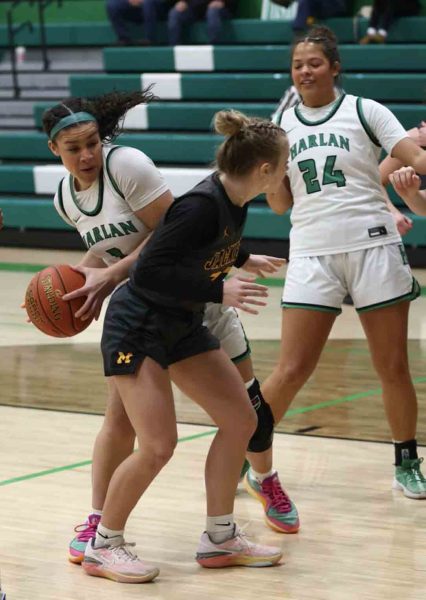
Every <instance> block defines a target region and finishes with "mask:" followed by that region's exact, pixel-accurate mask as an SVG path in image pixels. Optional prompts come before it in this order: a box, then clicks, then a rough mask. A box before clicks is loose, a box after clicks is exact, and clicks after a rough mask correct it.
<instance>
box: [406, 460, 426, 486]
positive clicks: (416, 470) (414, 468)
mask: <svg viewBox="0 0 426 600" xmlns="http://www.w3.org/2000/svg"><path fill="white" fill-rule="evenodd" d="M422 462H423V458H416V459H415V460H413V461H412V463H411V465H410V478H411V479H412V480H414V481H415V482H416V483H423V484H426V478H425V477H424V475H423V473H422V472H421V471H420V465H421V464H422Z"/></svg>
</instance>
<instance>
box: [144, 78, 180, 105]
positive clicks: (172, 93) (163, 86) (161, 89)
mask: <svg viewBox="0 0 426 600" xmlns="http://www.w3.org/2000/svg"><path fill="white" fill-rule="evenodd" d="M152 84H154V87H153V89H152V91H153V93H154V94H155V95H156V96H158V97H159V98H160V99H161V100H181V99H182V86H181V75H180V73H142V75H141V86H142V88H146V87H147V86H149V85H152Z"/></svg>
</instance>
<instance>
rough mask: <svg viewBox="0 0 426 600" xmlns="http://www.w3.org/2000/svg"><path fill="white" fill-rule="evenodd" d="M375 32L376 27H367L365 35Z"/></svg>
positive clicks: (374, 33)
mask: <svg viewBox="0 0 426 600" xmlns="http://www.w3.org/2000/svg"><path fill="white" fill-rule="evenodd" d="M376 33H377V29H375V28H374V27H369V28H368V29H367V35H376Z"/></svg>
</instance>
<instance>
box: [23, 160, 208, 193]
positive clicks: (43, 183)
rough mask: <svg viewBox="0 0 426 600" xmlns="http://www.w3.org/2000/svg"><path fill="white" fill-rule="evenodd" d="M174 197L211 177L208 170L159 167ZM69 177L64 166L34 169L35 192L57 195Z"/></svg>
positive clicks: (47, 166)
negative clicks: (208, 176) (66, 177)
mask: <svg viewBox="0 0 426 600" xmlns="http://www.w3.org/2000/svg"><path fill="white" fill-rule="evenodd" d="M159 170H160V171H161V173H162V174H163V176H164V179H165V180H166V182H167V183H168V185H169V187H170V190H171V192H172V194H173V195H174V196H180V195H182V194H184V193H185V192H187V191H188V190H190V189H191V188H192V187H194V185H196V184H197V183H198V182H199V181H201V180H202V179H204V177H207V175H210V173H211V172H212V171H211V169H208V168H194V169H187V168H179V167H159ZM65 175H67V171H66V170H65V168H64V167H63V166H62V165H46V166H37V167H34V168H33V177H34V191H35V193H36V194H52V195H54V194H55V193H56V190H57V189H58V185H59V182H60V180H61V179H62V178H63V177H65Z"/></svg>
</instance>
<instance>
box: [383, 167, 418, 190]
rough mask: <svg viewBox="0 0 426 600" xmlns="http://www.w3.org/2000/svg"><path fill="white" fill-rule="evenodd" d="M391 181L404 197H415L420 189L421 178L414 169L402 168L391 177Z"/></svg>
mask: <svg viewBox="0 0 426 600" xmlns="http://www.w3.org/2000/svg"><path fill="white" fill-rule="evenodd" d="M389 181H390V182H391V184H392V185H393V187H394V189H395V191H396V192H397V193H398V194H399V195H400V196H402V197H404V196H413V197H414V196H415V195H416V194H417V192H418V191H419V189H420V177H419V176H418V175H417V174H416V172H415V170H414V169H413V167H401V168H400V169H398V170H397V171H394V172H393V173H391V174H390V175H389Z"/></svg>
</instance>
